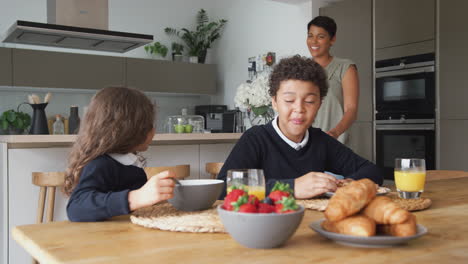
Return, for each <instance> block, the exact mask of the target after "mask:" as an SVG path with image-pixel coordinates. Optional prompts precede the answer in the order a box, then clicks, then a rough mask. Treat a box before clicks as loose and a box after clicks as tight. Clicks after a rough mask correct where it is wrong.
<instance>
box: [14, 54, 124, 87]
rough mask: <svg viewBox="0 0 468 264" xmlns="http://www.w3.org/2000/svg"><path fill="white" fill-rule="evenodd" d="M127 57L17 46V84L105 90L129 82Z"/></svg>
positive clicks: (15, 80) (15, 82) (15, 67)
mask: <svg viewBox="0 0 468 264" xmlns="http://www.w3.org/2000/svg"><path fill="white" fill-rule="evenodd" d="M124 62H125V58H123V57H110V56H97V55H88V54H75V53H61V52H50V51H38V50H26V49H14V50H13V85H14V86H34V87H53V88H80V89H101V88H103V87H106V86H111V85H119V86H122V85H124V84H125V80H124V77H125V73H124V72H125V65H124Z"/></svg>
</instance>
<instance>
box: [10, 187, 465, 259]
mask: <svg viewBox="0 0 468 264" xmlns="http://www.w3.org/2000/svg"><path fill="white" fill-rule="evenodd" d="M467 184H468V178H459V179H448V180H439V181H431V182H427V183H426V188H425V192H424V194H423V197H429V198H431V199H432V201H433V204H432V206H431V207H430V208H428V209H426V210H423V211H418V212H415V215H416V217H417V219H418V223H419V224H422V225H424V226H425V227H427V229H428V233H427V234H426V235H424V236H422V237H420V238H418V239H415V240H412V241H410V242H409V243H408V244H405V245H401V246H397V247H390V248H355V247H347V246H343V245H339V244H336V243H334V242H333V241H330V240H328V239H326V238H324V237H322V236H321V235H319V234H318V233H316V232H314V231H312V230H311V229H310V228H309V227H308V225H309V223H311V222H313V221H316V220H318V219H321V218H323V213H321V212H317V211H312V210H307V211H306V212H305V215H304V218H303V220H302V223H301V225H300V226H299V228H298V230H297V231H296V233H295V234H294V235H293V236H292V237H291V239H290V240H289V241H288V242H287V243H286V244H285V245H284V246H282V247H280V248H276V249H269V250H262V249H249V248H245V247H243V246H241V245H239V244H238V243H237V242H235V241H234V240H233V239H232V238H231V237H230V236H229V235H228V234H206V233H205V234H197V233H183V232H169V231H161V230H156V229H150V228H145V227H141V226H137V225H134V224H132V223H131V222H130V221H129V218H128V216H122V217H118V218H115V219H112V220H109V221H103V222H95V223H71V222H68V221H64V222H53V223H47V224H35V225H25V226H17V227H15V228H13V230H12V234H13V238H14V239H15V240H16V241H17V242H18V243H19V244H20V245H21V246H22V247H24V248H25V249H26V251H28V252H29V254H31V255H32V256H33V257H34V258H36V259H37V260H39V262H41V263H89V264H90V263H138V264H143V263H204V264H209V263H239V262H247V263H265V264H267V263H268V264H271V263H371V264H384V263H407V264H412V263H467V261H468V252H467V250H466V249H467V247H468V236H467V234H468V225H467V224H466V219H467V218H468V192H466V188H465V187H464V186H466V185H467Z"/></svg>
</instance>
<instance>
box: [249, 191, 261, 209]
mask: <svg viewBox="0 0 468 264" xmlns="http://www.w3.org/2000/svg"><path fill="white" fill-rule="evenodd" d="M248 203H251V204H253V205H255V207H258V204H259V203H260V201H259V200H258V198H257V196H255V195H252V194H251V195H249V201H248Z"/></svg>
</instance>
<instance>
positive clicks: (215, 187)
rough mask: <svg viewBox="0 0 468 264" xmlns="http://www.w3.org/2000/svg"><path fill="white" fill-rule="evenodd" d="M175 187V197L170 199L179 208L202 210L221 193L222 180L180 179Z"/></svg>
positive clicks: (211, 203) (208, 206)
mask: <svg viewBox="0 0 468 264" xmlns="http://www.w3.org/2000/svg"><path fill="white" fill-rule="evenodd" d="M179 182H180V185H176V186H175V187H174V197H173V198H172V199H169V200H168V201H169V203H170V204H172V206H174V207H175V208H176V209H177V210H181V211H200V210H205V209H208V208H210V207H211V206H212V205H213V203H214V202H215V201H216V200H217V199H218V197H219V195H220V194H221V192H222V190H223V187H224V181H222V180H207V179H206V180H179Z"/></svg>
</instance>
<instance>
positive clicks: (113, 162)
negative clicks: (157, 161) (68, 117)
mask: <svg viewBox="0 0 468 264" xmlns="http://www.w3.org/2000/svg"><path fill="white" fill-rule="evenodd" d="M154 111H155V110H154V106H153V104H152V103H151V101H150V100H149V99H148V98H147V97H146V96H145V95H144V94H143V93H142V92H140V91H138V90H136V89H131V88H124V87H109V88H104V89H102V90H100V91H99V92H97V93H96V95H94V97H93V99H92V100H91V103H90V105H89V108H88V111H87V112H86V115H85V117H84V120H83V122H82V123H81V127H80V129H79V133H78V138H77V140H76V142H75V144H74V145H73V147H72V150H71V153H70V156H69V161H68V164H69V166H68V168H67V171H66V178H65V185H64V188H63V191H64V192H65V194H67V195H70V200H69V201H68V205H67V214H68V218H69V219H70V221H79V222H82V221H100V220H104V219H107V218H110V217H112V216H117V215H124V214H128V213H130V212H131V211H134V210H136V209H138V208H141V207H145V206H150V205H153V204H155V203H157V202H159V201H163V200H167V199H170V198H172V196H173V188H174V182H173V181H172V180H171V179H170V178H171V177H175V175H174V173H173V172H170V171H165V172H162V173H159V174H157V175H155V176H154V177H151V178H150V179H149V180H147V177H146V174H145V172H144V170H143V166H144V163H145V162H144V159H142V157H141V156H139V155H137V153H138V152H141V151H146V150H147V149H148V145H149V144H150V143H151V140H152V139H153V136H154V133H155V128H154V127H153V123H154V116H155V113H154Z"/></svg>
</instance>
